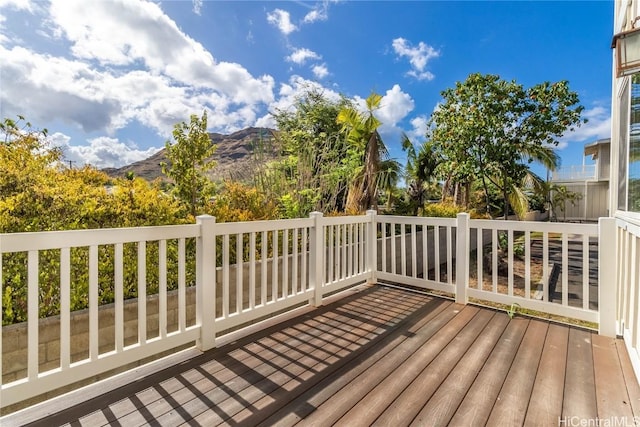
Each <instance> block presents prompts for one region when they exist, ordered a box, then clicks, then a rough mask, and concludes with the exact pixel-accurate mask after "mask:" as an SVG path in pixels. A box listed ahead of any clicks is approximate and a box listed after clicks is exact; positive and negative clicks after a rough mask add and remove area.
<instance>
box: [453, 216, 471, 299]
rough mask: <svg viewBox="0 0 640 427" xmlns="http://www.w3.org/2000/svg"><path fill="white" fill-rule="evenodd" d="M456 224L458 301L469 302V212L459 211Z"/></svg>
mask: <svg viewBox="0 0 640 427" xmlns="http://www.w3.org/2000/svg"><path fill="white" fill-rule="evenodd" d="M456 219H457V225H456V303H458V304H467V302H468V301H469V298H468V297H467V285H468V283H469V231H470V230H469V214H468V213H459V214H458V216H457V218H456Z"/></svg>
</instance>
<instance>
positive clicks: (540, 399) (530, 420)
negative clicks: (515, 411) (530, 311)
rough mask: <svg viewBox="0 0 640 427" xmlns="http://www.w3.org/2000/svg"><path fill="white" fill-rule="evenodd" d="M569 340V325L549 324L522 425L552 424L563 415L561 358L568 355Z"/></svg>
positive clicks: (562, 365) (562, 366)
mask: <svg viewBox="0 0 640 427" xmlns="http://www.w3.org/2000/svg"><path fill="white" fill-rule="evenodd" d="M568 342H569V328H567V327H565V326H561V325H557V324H551V325H549V330H548V332H547V338H546V340H545V343H544V348H543V350H542V356H541V359H540V365H539V366H538V372H537V375H536V381H535V384H534V386H533V391H532V393H531V399H530V402H529V407H528V409H527V415H526V418H525V423H524V425H525V426H530V427H537V426H547V425H554V424H556V423H557V422H558V420H559V419H560V417H561V416H562V399H563V397H564V378H565V369H566V363H562V362H561V361H563V360H566V359H567V345H568Z"/></svg>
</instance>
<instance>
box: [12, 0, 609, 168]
mask: <svg viewBox="0 0 640 427" xmlns="http://www.w3.org/2000/svg"><path fill="white" fill-rule="evenodd" d="M612 25H613V3H612V2H611V1H588V2H579V1H565V2H560V1H546V2H528V1H519V2H506V1H500V2H486V1H472V2H456V1H447V2H436V1H423V2H421V1H407V2H402V1H320V2H312V1H295V2H294V1H290V2H277V1H268V2H267V1H233V2H232V1H206V0H205V1H199V0H195V1H186V0H185V1H162V2H148V1H116V0H113V1H88V0H52V1H31V0H0V89H1V90H0V116H1V117H2V118H4V117H15V116H16V114H22V115H24V116H26V117H27V118H28V119H29V120H30V121H31V122H32V123H33V124H34V125H36V126H37V127H39V128H47V129H48V130H49V132H50V135H51V139H52V140H53V141H54V143H55V144H57V145H60V146H62V147H63V149H64V151H65V156H66V158H67V159H69V160H74V161H76V162H78V164H84V163H90V164H93V165H95V166H97V167H107V166H121V165H124V164H128V163H131V162H133V161H136V160H141V159H143V158H146V157H148V156H149V155H151V154H152V153H153V152H155V151H156V150H158V149H160V148H162V147H163V146H164V142H165V141H166V140H168V139H169V138H170V136H171V130H172V128H173V125H174V124H175V123H177V122H180V121H183V120H188V117H189V115H190V114H201V113H202V111H203V110H204V109H206V110H207V111H208V117H209V125H210V131H215V132H221V133H229V132H232V131H235V130H239V129H242V128H244V127H247V126H272V125H273V121H272V119H271V117H270V114H269V112H270V111H274V110H275V109H283V108H289V107H290V106H291V103H292V100H293V99H294V98H295V96H296V95H297V94H299V93H300V92H301V91H303V90H304V89H305V88H306V87H309V86H316V87H318V88H321V89H322V90H324V91H325V93H326V94H327V96H330V97H337V96H339V94H344V95H346V96H348V97H351V98H354V99H355V100H357V101H361V100H362V99H363V98H366V97H367V96H368V95H369V94H370V93H371V91H375V92H378V93H380V94H381V95H384V98H383V101H382V107H381V109H380V111H379V112H378V116H379V118H380V119H381V120H382V122H383V123H384V125H383V127H382V129H381V130H382V135H383V138H384V140H385V142H386V143H387V145H388V146H389V148H390V151H391V154H392V156H394V157H397V158H399V159H401V160H402V161H404V160H403V155H402V152H401V150H400V147H399V140H400V135H401V133H402V132H406V133H407V134H408V135H409V136H410V137H411V138H412V140H413V141H414V142H415V143H419V142H420V141H422V140H423V135H424V126H425V123H426V121H427V120H428V117H429V115H430V114H431V112H432V111H433V109H434V107H435V106H436V105H437V103H438V101H439V100H440V92H441V91H442V90H444V89H446V88H448V87H451V86H453V85H454V84H455V82H456V81H461V80H464V79H465V78H466V77H467V76H468V75H469V74H470V73H474V72H480V73H492V74H498V75H500V76H501V77H502V78H504V79H507V80H511V79H515V80H516V81H518V82H519V83H521V84H523V85H525V86H531V85H534V84H536V83H540V82H543V81H547V80H548V81H557V80H568V81H569V84H570V87H571V88H572V89H573V90H575V91H577V92H578V93H579V96H580V99H581V103H582V105H584V107H585V114H584V116H585V117H586V118H588V119H589V123H588V124H587V125H584V126H583V127H582V128H580V129H578V131H576V132H575V133H572V134H567V135H565V136H564V137H563V138H562V141H561V144H560V149H559V154H560V155H561V157H562V162H563V164H564V165H571V164H580V163H581V162H582V149H583V146H584V144H585V143H587V142H591V141H594V140H596V139H599V138H605V137H609V133H610V102H611V101H610V100H611V58H612V56H611V55H612V51H611V49H610V47H609V46H610V41H611V35H612Z"/></svg>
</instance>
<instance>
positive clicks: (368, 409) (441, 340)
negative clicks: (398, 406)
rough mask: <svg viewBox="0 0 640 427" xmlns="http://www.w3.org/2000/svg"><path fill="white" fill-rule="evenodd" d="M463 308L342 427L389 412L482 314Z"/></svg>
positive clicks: (346, 418)
mask: <svg viewBox="0 0 640 427" xmlns="http://www.w3.org/2000/svg"><path fill="white" fill-rule="evenodd" d="M469 308H470V307H465V308H463V309H462V310H461V311H460V312H459V313H457V315H456V317H455V318H453V319H452V320H451V321H449V323H448V324H447V326H446V327H444V328H442V329H441V330H440V331H439V332H438V333H437V334H435V335H434V336H433V337H432V338H431V339H430V340H429V341H427V342H425V343H424V344H423V345H422V346H421V347H420V348H419V349H418V350H417V351H416V352H415V353H413V354H412V355H411V356H410V357H409V358H408V359H407V360H406V361H404V362H403V363H401V364H399V365H397V366H396V367H395V369H393V370H391V371H389V372H387V376H386V378H385V379H384V380H383V381H382V382H381V383H379V384H378V385H377V386H376V387H375V388H373V389H372V390H371V391H369V392H368V393H367V394H366V395H364V396H363V397H362V398H361V399H360V400H359V401H358V402H357V403H356V405H354V406H353V407H352V408H351V409H350V410H349V411H348V412H347V413H346V414H345V415H343V416H342V418H340V420H339V421H338V423H337V424H338V425H343V426H349V425H354V424H356V423H362V424H364V425H370V424H372V423H373V422H374V421H375V420H376V418H378V415H380V414H381V413H382V412H383V411H384V410H385V408H387V407H388V406H389V405H390V404H391V403H392V402H393V400H394V398H395V397H396V396H399V395H400V394H401V393H402V392H403V391H404V390H406V389H407V388H408V387H409V385H410V384H411V383H412V381H413V380H415V379H416V377H417V376H418V375H419V374H420V373H421V372H422V371H423V370H424V369H425V368H426V367H427V366H428V365H429V364H430V363H431V362H432V361H434V360H435V359H436V357H438V355H439V354H441V352H442V350H443V349H444V348H446V347H447V345H448V344H449V343H451V342H453V341H454V340H455V339H456V338H457V337H458V336H459V334H460V333H461V332H462V331H463V330H464V329H465V327H466V326H467V325H468V324H469V323H470V322H471V320H472V319H474V318H475V317H476V314H478V309H477V308H475V307H473V308H474V309H473V310H469ZM394 425H398V424H394Z"/></svg>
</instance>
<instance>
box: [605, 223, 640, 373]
mask: <svg viewBox="0 0 640 427" xmlns="http://www.w3.org/2000/svg"><path fill="white" fill-rule="evenodd" d="M612 232H613V233H614V234H615V235H617V247H613V248H611V249H612V251H613V252H614V253H615V252H617V254H618V256H617V260H616V261H617V263H616V265H615V271H614V272H613V275H612V276H609V277H608V278H607V280H608V281H611V282H613V281H614V280H615V282H616V283H617V287H616V288H617V289H616V290H617V298H616V301H617V305H616V307H615V310H614V312H615V313H616V320H617V330H616V332H617V333H618V334H619V335H622V336H623V337H624V341H625V344H626V347H627V351H628V353H629V357H630V359H631V362H632V364H633V368H634V370H635V372H636V377H638V378H640V340H639V338H640V316H639V315H640V225H638V224H634V223H632V222H630V221H627V220H624V219H621V218H617V219H616V223H615V226H614V227H613V230H612Z"/></svg>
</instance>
